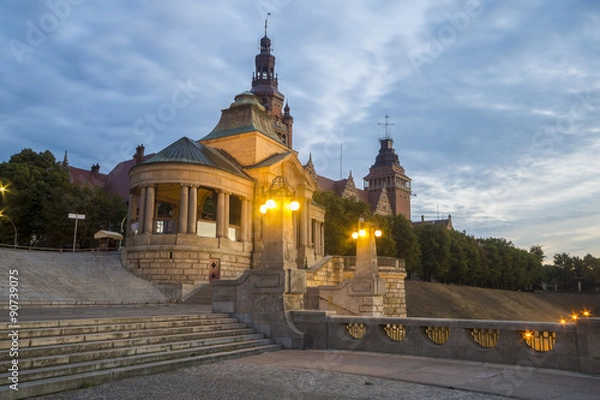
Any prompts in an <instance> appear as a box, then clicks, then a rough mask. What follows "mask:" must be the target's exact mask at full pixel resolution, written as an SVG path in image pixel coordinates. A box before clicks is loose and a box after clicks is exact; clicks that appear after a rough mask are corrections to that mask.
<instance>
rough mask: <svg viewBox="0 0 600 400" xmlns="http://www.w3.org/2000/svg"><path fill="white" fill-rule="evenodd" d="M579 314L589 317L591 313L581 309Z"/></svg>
mask: <svg viewBox="0 0 600 400" xmlns="http://www.w3.org/2000/svg"><path fill="white" fill-rule="evenodd" d="M581 314H583V316H584V317H589V316H590V315H591V313H590V312H589V311H587V310H585V311H583V312H582V313H581Z"/></svg>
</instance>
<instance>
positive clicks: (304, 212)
mask: <svg viewBox="0 0 600 400" xmlns="http://www.w3.org/2000/svg"><path fill="white" fill-rule="evenodd" d="M307 205H308V201H304V207H302V209H301V210H300V247H306V245H307V243H308V228H307V226H308V218H310V217H309V215H308V207H307Z"/></svg>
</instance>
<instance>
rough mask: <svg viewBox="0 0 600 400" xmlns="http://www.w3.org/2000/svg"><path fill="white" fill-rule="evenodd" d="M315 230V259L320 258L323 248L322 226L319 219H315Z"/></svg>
mask: <svg viewBox="0 0 600 400" xmlns="http://www.w3.org/2000/svg"><path fill="white" fill-rule="evenodd" d="M313 231H314V235H315V237H314V241H315V259H316V258H318V256H319V253H320V248H321V226H320V224H319V221H317V220H313Z"/></svg>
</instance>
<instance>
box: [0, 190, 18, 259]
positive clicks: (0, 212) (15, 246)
mask: <svg viewBox="0 0 600 400" xmlns="http://www.w3.org/2000/svg"><path fill="white" fill-rule="evenodd" d="M0 189H4V190H1V192H2V194H4V191H5V190H6V187H5V186H2V187H0ZM0 218H4V219H6V220H7V221H8V222H10V223H11V224H12V227H13V230H14V231H15V235H14V239H13V246H14V248H15V249H16V248H17V227H16V226H15V223H14V222H12V220H11V219H10V218H8V216H6V215H4V214H3V212H2V211H0Z"/></svg>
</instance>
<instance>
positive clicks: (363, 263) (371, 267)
mask: <svg viewBox="0 0 600 400" xmlns="http://www.w3.org/2000/svg"><path fill="white" fill-rule="evenodd" d="M363 229H364V230H365V232H366V234H365V236H359V237H358V239H356V272H355V273H354V277H355V278H373V277H377V276H378V274H379V267H378V265H377V248H376V247H375V235H374V234H373V231H374V229H373V227H372V226H371V225H370V224H369V223H366V224H365V226H363Z"/></svg>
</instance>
